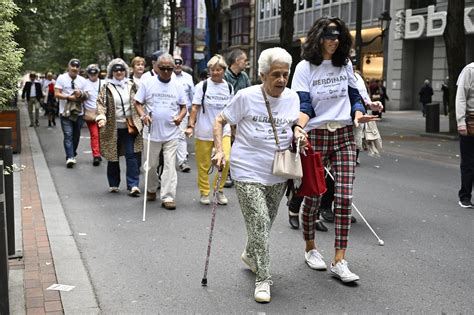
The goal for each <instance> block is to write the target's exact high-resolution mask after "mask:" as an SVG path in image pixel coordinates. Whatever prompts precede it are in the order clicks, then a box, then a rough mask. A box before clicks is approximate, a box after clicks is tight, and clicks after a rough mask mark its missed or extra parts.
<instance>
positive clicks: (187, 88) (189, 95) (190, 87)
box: [171, 71, 194, 110]
mask: <svg viewBox="0 0 474 315" xmlns="http://www.w3.org/2000/svg"><path fill="white" fill-rule="evenodd" d="M171 77H172V78H176V80H178V81H179V82H181V84H182V85H183V88H184V94H185V95H186V106H187V107H188V110H191V105H192V101H193V97H194V82H193V77H192V76H191V75H190V74H189V73H186V72H184V71H181V73H180V74H179V75H178V74H176V73H174V72H173V74H172V75H171Z"/></svg>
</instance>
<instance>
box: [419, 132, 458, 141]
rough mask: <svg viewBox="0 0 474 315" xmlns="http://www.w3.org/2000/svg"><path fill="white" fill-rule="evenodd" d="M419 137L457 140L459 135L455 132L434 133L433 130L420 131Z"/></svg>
mask: <svg viewBox="0 0 474 315" xmlns="http://www.w3.org/2000/svg"><path fill="white" fill-rule="evenodd" d="M420 137H425V138H434V139H443V140H454V141H457V140H459V136H458V135H455V134H446V133H444V134H443V133H434V132H423V133H420Z"/></svg>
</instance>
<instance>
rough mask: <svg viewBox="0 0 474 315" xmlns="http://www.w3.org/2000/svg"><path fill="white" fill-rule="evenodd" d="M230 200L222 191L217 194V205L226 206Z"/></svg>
mask: <svg viewBox="0 0 474 315" xmlns="http://www.w3.org/2000/svg"><path fill="white" fill-rule="evenodd" d="M228 202H229V200H227V197H226V196H225V195H224V193H223V192H222V191H219V192H217V203H218V204H220V205H222V206H225V205H226V204H227V203H228Z"/></svg>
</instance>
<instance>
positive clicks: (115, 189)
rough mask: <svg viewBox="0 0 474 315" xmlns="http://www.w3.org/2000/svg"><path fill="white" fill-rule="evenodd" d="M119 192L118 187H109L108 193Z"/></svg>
mask: <svg viewBox="0 0 474 315" xmlns="http://www.w3.org/2000/svg"><path fill="white" fill-rule="evenodd" d="M119 190H120V189H119V188H118V187H109V192H111V193H118V192H119Z"/></svg>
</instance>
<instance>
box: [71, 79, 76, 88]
mask: <svg viewBox="0 0 474 315" xmlns="http://www.w3.org/2000/svg"><path fill="white" fill-rule="evenodd" d="M71 89H73V90H74V89H75V87H74V80H72V81H71Z"/></svg>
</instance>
